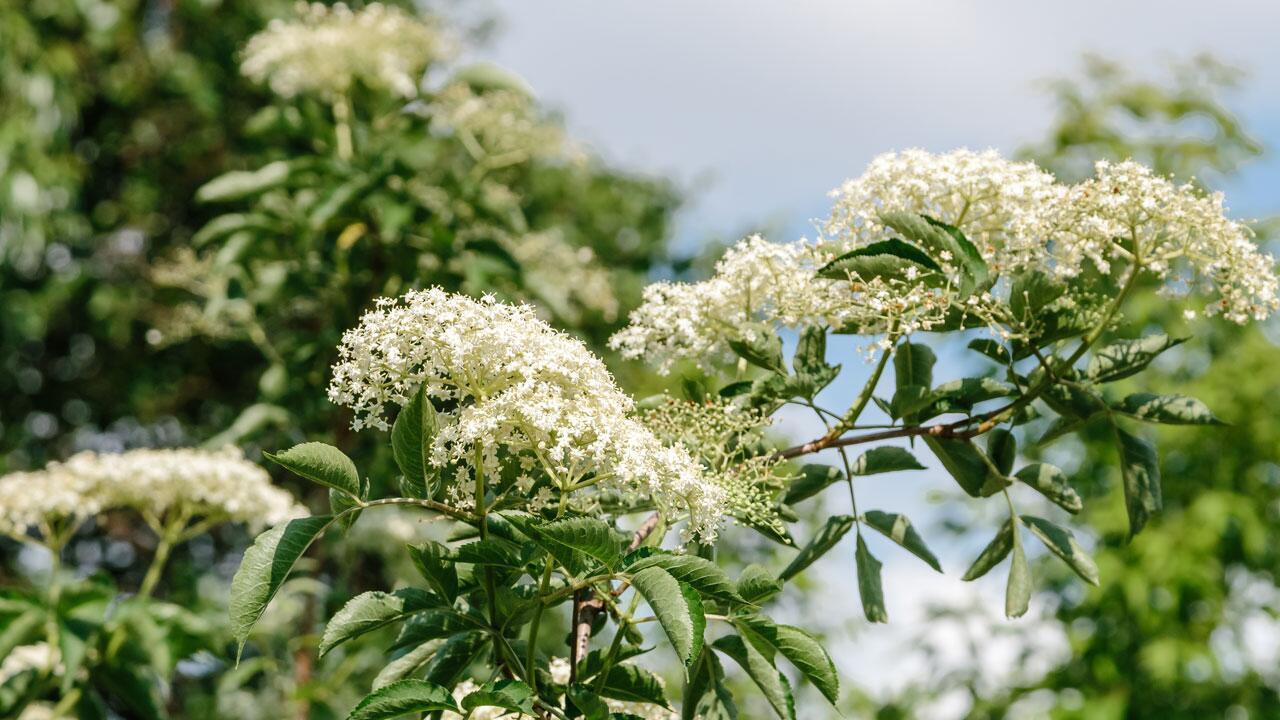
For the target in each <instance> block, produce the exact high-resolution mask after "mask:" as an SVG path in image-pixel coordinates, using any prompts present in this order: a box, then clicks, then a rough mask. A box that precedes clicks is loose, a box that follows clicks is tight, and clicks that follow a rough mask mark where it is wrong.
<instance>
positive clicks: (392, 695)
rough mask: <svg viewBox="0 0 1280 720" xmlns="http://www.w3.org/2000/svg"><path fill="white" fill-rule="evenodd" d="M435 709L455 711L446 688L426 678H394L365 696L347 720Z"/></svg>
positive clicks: (371, 719)
mask: <svg viewBox="0 0 1280 720" xmlns="http://www.w3.org/2000/svg"><path fill="white" fill-rule="evenodd" d="M438 710H448V711H450V712H458V710H459V708H458V705H457V703H455V702H454V701H453V695H452V694H451V693H450V692H449V691H448V690H447V689H446V688H444V687H441V686H440V685H437V684H435V683H432V682H427V681H426V680H397V681H395V682H393V683H391V684H389V685H386V686H384V687H381V688H379V689H377V690H374V691H373V692H371V693H369V694H368V695H366V696H365V698H364V699H363V700H361V701H360V703H359V704H358V705H356V707H355V709H353V710H352V711H351V714H350V715H348V716H347V720H383V719H384V718H397V717H400V716H401V715H408V714H409V713H426V712H436V711H438Z"/></svg>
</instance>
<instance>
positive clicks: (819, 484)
mask: <svg viewBox="0 0 1280 720" xmlns="http://www.w3.org/2000/svg"><path fill="white" fill-rule="evenodd" d="M843 477H844V474H843V473H841V472H840V471H839V470H837V469H836V468H835V467H833V466H831V465H823V464H820V463H808V464H806V465H802V466H801V467H800V477H799V478H797V479H796V480H794V481H793V482H792V483H791V487H789V488H787V494H786V496H785V497H784V498H783V500H782V501H783V502H784V503H786V504H787V505H795V504H796V503H798V502H802V501H804V500H808V499H809V498H811V497H813V496H814V495H817V494H818V493H820V492H822V491H823V490H825V489H827V487H828V486H829V485H831V484H832V483H835V482H838V481H839V480H841V479H842V478H843Z"/></svg>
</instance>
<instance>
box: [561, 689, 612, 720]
mask: <svg viewBox="0 0 1280 720" xmlns="http://www.w3.org/2000/svg"><path fill="white" fill-rule="evenodd" d="M567 692H568V695H569V701H570V702H571V703H572V704H573V707H574V708H577V710H578V712H579V713H581V715H582V717H583V718H584V720H610V718H609V706H608V705H606V704H605V702H604V700H602V699H600V696H599V695H597V694H596V692H595V690H593V689H591V688H590V687H587V686H586V685H583V684H581V683H573V684H571V685H570V686H569V687H568V690H567ZM570 715H571V716H572V715H573V713H570Z"/></svg>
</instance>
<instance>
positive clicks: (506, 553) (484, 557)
mask: <svg viewBox="0 0 1280 720" xmlns="http://www.w3.org/2000/svg"><path fill="white" fill-rule="evenodd" d="M450 557H451V558H452V559H453V561H454V562H460V563H471V564H473V565H488V566H491V567H509V568H520V567H524V564H525V559H524V557H523V556H522V553H521V548H520V546H518V545H516V544H515V543H513V542H511V541H510V540H503V539H502V538H496V537H489V538H485V539H483V540H473V541H471V542H469V543H463V544H461V545H459V546H458V547H456V548H453V550H451V551H450Z"/></svg>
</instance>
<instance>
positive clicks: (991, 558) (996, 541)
mask: <svg viewBox="0 0 1280 720" xmlns="http://www.w3.org/2000/svg"><path fill="white" fill-rule="evenodd" d="M1012 549H1013V521H1012V520H1006V521H1005V523H1004V525H1002V526H1001V527H1000V530H999V531H998V532H997V533H996V536H995V537H994V538H992V539H991V542H989V543H987V546H986V547H985V548H983V549H982V552H981V553H979V554H978V557H977V559H975V560H974V561H973V564H972V565H970V566H969V569H968V570H965V571H964V576H963V577H961V578H960V579H961V580H964V581H966V582H967V581H971V580H977V579H978V578H980V577H982V576H983V575H986V574H987V573H988V572H990V571H991V568H993V567H995V566H996V565H999V564H1000V561H1001V560H1004V558H1005V556H1006V555H1008V554H1009V551H1010V550H1012Z"/></svg>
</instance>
